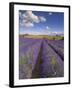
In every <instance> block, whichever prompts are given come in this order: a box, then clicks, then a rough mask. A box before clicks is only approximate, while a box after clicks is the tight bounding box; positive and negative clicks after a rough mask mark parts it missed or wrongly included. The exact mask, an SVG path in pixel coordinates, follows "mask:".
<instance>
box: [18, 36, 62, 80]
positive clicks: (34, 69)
mask: <svg viewBox="0 0 72 90" xmlns="http://www.w3.org/2000/svg"><path fill="white" fill-rule="evenodd" d="M63 76H64V40H63V39H47V38H26V37H21V36H19V79H31V78H53V77H63Z"/></svg>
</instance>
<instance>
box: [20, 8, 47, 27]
mask: <svg viewBox="0 0 72 90" xmlns="http://www.w3.org/2000/svg"><path fill="white" fill-rule="evenodd" d="M19 15H20V17H21V20H20V23H21V24H20V25H22V26H25V27H33V26H34V23H40V22H45V21H46V19H45V18H44V17H43V16H37V15H35V14H34V13H33V12H32V11H31V10H28V11H26V12H25V13H22V14H21V12H20V14H19Z"/></svg>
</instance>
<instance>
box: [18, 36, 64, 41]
mask: <svg viewBox="0 0 72 90" xmlns="http://www.w3.org/2000/svg"><path fill="white" fill-rule="evenodd" d="M20 37H24V38H34V39H35V38H36V39H49V40H64V36H48V35H20Z"/></svg>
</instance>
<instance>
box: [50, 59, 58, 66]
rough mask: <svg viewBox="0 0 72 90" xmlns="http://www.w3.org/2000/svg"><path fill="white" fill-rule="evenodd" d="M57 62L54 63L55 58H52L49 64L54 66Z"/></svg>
mask: <svg viewBox="0 0 72 90" xmlns="http://www.w3.org/2000/svg"><path fill="white" fill-rule="evenodd" d="M56 63H57V62H56V58H55V57H52V59H51V64H52V65H55V64H56Z"/></svg>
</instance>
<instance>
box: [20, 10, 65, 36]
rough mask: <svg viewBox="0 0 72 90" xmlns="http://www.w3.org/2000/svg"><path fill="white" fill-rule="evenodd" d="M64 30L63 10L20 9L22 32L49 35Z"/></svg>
mask: <svg viewBox="0 0 72 90" xmlns="http://www.w3.org/2000/svg"><path fill="white" fill-rule="evenodd" d="M63 32H64V13H63V12H44V11H31V10H28V11H24V10H20V11H19V33H20V34H34V35H40V34H41V35H48V34H52V33H56V34H58V33H63Z"/></svg>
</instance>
